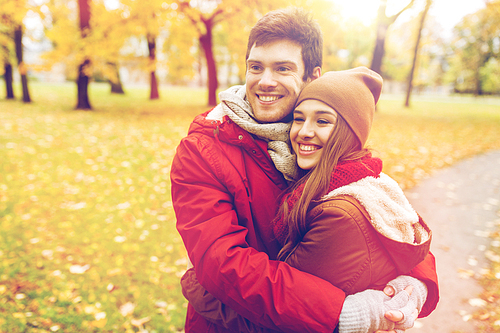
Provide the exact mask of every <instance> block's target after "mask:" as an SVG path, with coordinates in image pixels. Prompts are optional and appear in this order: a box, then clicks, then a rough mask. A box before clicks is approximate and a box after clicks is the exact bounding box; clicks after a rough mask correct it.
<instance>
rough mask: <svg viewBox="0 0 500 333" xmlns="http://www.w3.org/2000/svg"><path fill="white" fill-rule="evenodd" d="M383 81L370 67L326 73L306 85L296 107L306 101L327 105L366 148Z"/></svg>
mask: <svg viewBox="0 0 500 333" xmlns="http://www.w3.org/2000/svg"><path fill="white" fill-rule="evenodd" d="M382 81H383V80H382V77H381V76H380V75H379V74H377V73H376V72H374V71H372V70H370V69H368V68H366V67H357V68H353V69H349V70H345V71H336V72H326V73H324V74H323V75H322V76H320V77H319V78H317V79H315V80H313V81H311V82H310V83H309V84H308V85H306V87H305V88H304V89H303V90H302V91H301V93H300V94H299V98H298V99H297V103H296V104H295V106H296V107H297V106H298V105H299V104H300V103H302V102H303V101H304V100H306V99H315V100H318V101H320V102H323V103H325V104H327V105H328V106H330V107H331V108H333V109H334V110H335V111H336V112H337V113H338V114H340V115H341V116H342V118H344V119H345V121H346V122H347V123H348V124H349V126H350V127H351V129H352V131H353V132H354V134H356V136H357V137H358V139H359V142H360V143H361V148H363V147H364V145H365V143H366V140H367V139H368V134H369V133H370V128H371V126H372V122H373V114H374V113H375V105H376V104H377V101H378V99H379V97H380V92H381V91H382Z"/></svg>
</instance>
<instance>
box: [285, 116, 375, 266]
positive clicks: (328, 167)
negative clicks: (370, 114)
mask: <svg viewBox="0 0 500 333" xmlns="http://www.w3.org/2000/svg"><path fill="white" fill-rule="evenodd" d="M337 115H338V116H337V122H336V124H335V127H334V128H333V130H332V133H331V134H330V137H329V138H328V141H327V143H326V145H325V147H323V152H322V155H321V158H320V160H319V162H318V164H317V165H316V166H315V167H314V168H313V169H311V170H310V171H309V172H308V173H307V174H305V175H304V176H303V177H302V178H301V179H300V180H299V181H297V183H295V184H294V185H293V186H292V187H291V189H290V192H293V191H294V190H296V189H297V188H298V187H299V186H300V185H301V184H303V183H305V187H304V191H303V192H302V195H301V196H300V198H299V200H298V201H297V203H296V204H295V205H294V206H293V207H292V209H289V207H288V204H287V202H286V200H284V202H283V204H282V205H281V206H280V208H279V211H278V216H282V217H283V223H287V224H288V237H287V240H286V242H285V245H284V246H283V248H282V249H281V251H280V253H279V254H278V259H280V260H285V259H286V258H287V256H288V255H289V253H290V252H291V251H292V250H293V249H294V248H295V246H296V245H297V244H298V243H299V242H300V240H301V239H302V237H303V236H304V235H305V233H306V231H307V221H306V215H307V212H308V210H309V206H310V204H311V201H313V200H319V199H320V198H321V197H322V196H323V195H325V194H327V191H328V187H329V185H330V178H331V175H332V172H333V171H334V170H335V168H336V166H337V164H338V163H339V162H340V161H355V160H359V159H361V158H363V157H364V156H366V155H367V154H369V151H368V150H367V149H364V148H361V147H360V143H359V141H358V139H357V137H356V135H354V132H353V131H352V130H351V128H350V127H349V125H348V124H347V122H346V121H345V120H344V119H343V118H342V117H341V116H340V114H337Z"/></svg>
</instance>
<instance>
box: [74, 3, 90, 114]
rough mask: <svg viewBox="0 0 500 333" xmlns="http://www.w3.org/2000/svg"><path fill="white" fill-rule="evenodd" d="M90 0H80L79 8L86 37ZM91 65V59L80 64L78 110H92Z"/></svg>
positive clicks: (82, 28)
mask: <svg viewBox="0 0 500 333" xmlns="http://www.w3.org/2000/svg"><path fill="white" fill-rule="evenodd" d="M89 1H90V0H78V8H79V15H80V32H81V35H82V38H83V39H85V37H86V36H87V33H88V30H89V29H90V3H89ZM89 66H90V59H85V60H84V61H83V63H81V64H80V66H78V79H77V82H76V84H77V89H78V102H77V105H76V109H77V110H92V107H91V106H90V101H89V93H88V87H89V77H88V75H87V69H88V67H89Z"/></svg>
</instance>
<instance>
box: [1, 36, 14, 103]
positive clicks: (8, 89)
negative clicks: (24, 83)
mask: <svg viewBox="0 0 500 333" xmlns="http://www.w3.org/2000/svg"><path fill="white" fill-rule="evenodd" d="M2 49H3V59H4V60H3V63H4V72H5V74H4V76H3V78H4V80H5V93H6V95H5V97H6V98H7V99H14V86H13V82H14V76H13V72H12V65H11V63H10V52H9V48H8V47H7V46H6V45H3V46H2Z"/></svg>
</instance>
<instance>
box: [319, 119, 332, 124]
mask: <svg viewBox="0 0 500 333" xmlns="http://www.w3.org/2000/svg"><path fill="white" fill-rule="evenodd" d="M318 124H320V125H327V124H330V121H328V120H326V119H318Z"/></svg>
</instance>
